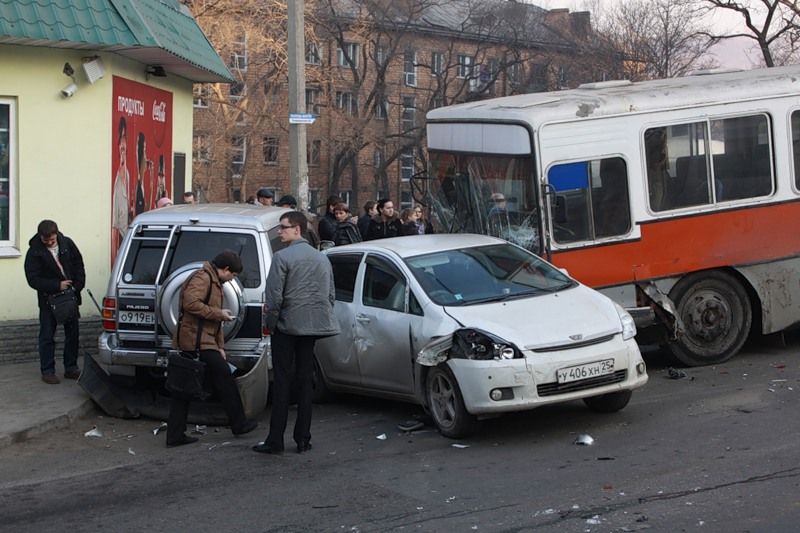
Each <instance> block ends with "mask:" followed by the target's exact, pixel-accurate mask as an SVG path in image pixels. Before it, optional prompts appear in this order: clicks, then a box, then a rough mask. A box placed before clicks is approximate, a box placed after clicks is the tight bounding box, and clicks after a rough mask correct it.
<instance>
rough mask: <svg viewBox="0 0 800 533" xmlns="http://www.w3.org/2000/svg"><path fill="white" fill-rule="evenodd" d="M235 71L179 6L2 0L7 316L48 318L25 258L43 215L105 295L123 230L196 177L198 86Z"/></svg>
mask: <svg viewBox="0 0 800 533" xmlns="http://www.w3.org/2000/svg"><path fill="white" fill-rule="evenodd" d="M177 30H180V31H177ZM175 35H179V36H178V37H175ZM229 79H230V73H229V71H228V70H227V68H226V67H225V65H224V62H223V61H222V60H221V59H220V58H219V56H218V55H217V54H216V52H215V51H214V49H213V48H212V47H211V46H210V44H209V43H208V41H207V40H206V38H205V36H204V35H203V33H202V31H201V30H200V28H199V27H198V26H197V24H196V22H195V21H194V19H193V17H192V16H191V13H190V12H189V11H188V10H186V9H185V8H184V7H183V6H182V5H181V4H179V3H178V2H177V1H171V0H158V1H156V0H136V1H132V0H72V1H71V2H69V3H68V4H65V3H64V2H60V1H55V0H53V1H48V0H15V1H13V2H9V1H5V0H3V1H0V286H1V287H2V294H3V297H2V304H0V321H7V320H24V319H31V318H35V317H36V316H37V312H38V311H37V304H36V296H35V293H34V292H33V290H32V289H31V288H29V287H28V285H27V283H26V280H25V275H24V270H23V263H24V258H25V253H26V252H27V250H28V242H29V240H30V239H31V238H32V237H34V236H35V234H36V228H37V225H38V223H39V222H40V221H41V220H43V219H52V220H55V221H56V222H57V223H58V225H59V229H60V230H61V231H62V232H63V233H64V234H66V235H68V236H70V237H72V238H73V240H74V241H75V242H76V244H77V245H78V247H79V248H80V250H81V252H82V254H83V257H84V262H85V265H86V274H87V275H86V277H87V288H89V289H91V290H92V292H93V293H94V294H96V295H103V294H104V293H105V289H106V284H107V282H108V276H109V272H110V269H111V261H112V258H113V256H114V253H115V250H116V248H115V246H116V243H117V242H118V240H117V239H118V238H117V237H115V235H119V234H124V231H125V230H126V229H127V224H128V223H129V222H130V219H131V217H132V216H134V215H135V214H136V212H137V209H142V210H144V209H150V208H152V205H153V202H154V201H155V199H156V198H157V196H163V195H172V194H175V193H177V196H178V197H180V192H182V191H183V189H184V188H189V187H190V186H191V185H190V184H191V165H187V164H185V158H186V156H187V155H188V154H191V148H192V128H193V116H192V85H193V83H195V82H203V81H213V82H220V83H221V82H225V81H226V80H229ZM122 123H124V124H125V128H124V130H125V131H124V133H123V134H121V129H120V124H122ZM140 139H141V141H140ZM139 153H140V154H141V157H138V154H139ZM121 154H126V155H127V157H125V156H122V155H121ZM137 157H138V159H139V160H140V161H141V164H139V163H138V161H137ZM120 161H121V162H120ZM142 181H143V183H141V184H140V182H142ZM140 189H141V191H142V192H143V194H142V199H143V200H142V202H141V203H140V205H139V206H138V207H137V203H136V197H137V194H138V193H139V191H140ZM145 196H146V199H145ZM115 212H116V213H115ZM116 214H119V215H120V216H116ZM82 314H83V316H91V315H97V314H98V311H97V309H96V308H95V307H94V306H93V304H92V303H91V300H90V299H89V298H88V297H85V298H84V305H83V307H82Z"/></svg>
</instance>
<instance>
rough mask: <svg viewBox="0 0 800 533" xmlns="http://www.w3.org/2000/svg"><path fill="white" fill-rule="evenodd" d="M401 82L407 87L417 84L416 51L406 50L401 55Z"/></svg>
mask: <svg viewBox="0 0 800 533" xmlns="http://www.w3.org/2000/svg"><path fill="white" fill-rule="evenodd" d="M403 83H404V84H405V85H406V86H407V87H416V86H417V52H416V51H414V50H406V53H405V54H404V55H403Z"/></svg>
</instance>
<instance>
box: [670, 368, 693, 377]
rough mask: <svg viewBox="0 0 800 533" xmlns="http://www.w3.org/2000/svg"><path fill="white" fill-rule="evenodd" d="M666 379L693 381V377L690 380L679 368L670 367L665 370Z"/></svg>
mask: <svg viewBox="0 0 800 533" xmlns="http://www.w3.org/2000/svg"><path fill="white" fill-rule="evenodd" d="M666 377H667V379H689V380H693V379H694V376H692V377H691V378H690V377H689V374H687V373H686V371H685V370H681V369H680V368H672V367H669V368H667V376H666Z"/></svg>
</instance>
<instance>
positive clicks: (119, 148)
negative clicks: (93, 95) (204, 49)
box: [111, 76, 172, 263]
mask: <svg viewBox="0 0 800 533" xmlns="http://www.w3.org/2000/svg"><path fill="white" fill-rule="evenodd" d="M112 105H113V109H112V113H111V124H112V130H111V131H112V132H113V134H112V136H111V137H112V139H111V179H112V180H113V181H112V184H111V261H112V263H113V261H114V258H115V257H116V255H117V249H118V248H119V245H120V244H121V243H122V237H123V236H124V235H125V231H126V230H127V228H128V225H129V224H130V223H131V221H132V220H133V218H134V217H135V216H136V215H138V214H140V213H143V212H144V211H149V210H151V209H155V208H156V203H157V202H158V200H159V199H160V198H162V197H164V196H167V197H171V196H172V93H171V92H168V91H163V90H161V89H156V88H154V87H150V86H149V85H144V84H142V83H137V82H135V81H131V80H126V79H125V78H120V77H118V76H114V89H113V104H112Z"/></svg>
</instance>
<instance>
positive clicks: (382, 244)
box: [326, 233, 506, 258]
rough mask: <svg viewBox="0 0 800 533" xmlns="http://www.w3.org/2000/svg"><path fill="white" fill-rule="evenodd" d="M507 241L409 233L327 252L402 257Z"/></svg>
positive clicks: (446, 234)
mask: <svg viewBox="0 0 800 533" xmlns="http://www.w3.org/2000/svg"><path fill="white" fill-rule="evenodd" d="M505 242H506V241H504V240H502V239H498V238H495V237H489V236H486V235H476V234H473V233H436V234H433V235H409V236H405V237H393V238H391V239H377V240H374V241H365V242H359V243H356V244H347V245H344V246H336V247H334V248H329V249H328V250H326V252H327V253H334V254H338V253H347V252H365V251H378V250H384V251H390V252H394V253H395V254H397V255H398V256H400V257H403V258H405V257H414V256H417V255H424V254H429V253H433V252H441V251H443V250H454V249H458V248H469V247H473V246H485V245H489V244H503V243H505Z"/></svg>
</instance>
